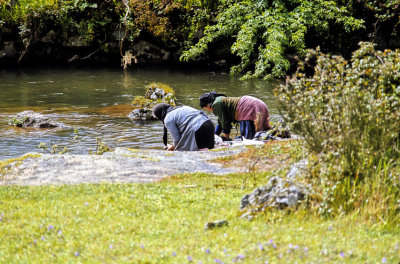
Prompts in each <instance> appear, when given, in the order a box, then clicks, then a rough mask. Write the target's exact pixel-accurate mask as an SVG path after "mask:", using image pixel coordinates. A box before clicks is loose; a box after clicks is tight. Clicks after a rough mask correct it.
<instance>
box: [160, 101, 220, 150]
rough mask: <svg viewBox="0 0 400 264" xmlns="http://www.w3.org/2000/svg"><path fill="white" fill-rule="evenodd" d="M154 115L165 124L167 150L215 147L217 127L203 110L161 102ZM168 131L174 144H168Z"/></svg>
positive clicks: (164, 139) (164, 137)
mask: <svg viewBox="0 0 400 264" xmlns="http://www.w3.org/2000/svg"><path fill="white" fill-rule="evenodd" d="M153 116H154V117H155V118H156V119H158V120H160V121H161V122H162V123H163V124H164V136H163V142H164V145H165V148H166V149H167V150H170V151H173V150H186V151H194V150H205V149H212V148H214V142H215V140H214V130H215V127H214V124H213V122H212V121H211V120H210V119H209V118H208V116H207V115H206V114H205V113H204V112H203V111H202V110H197V109H194V108H193V107H190V106H178V107H172V106H171V105H169V104H165V103H160V104H157V105H155V106H154V107H153ZM167 131H168V132H169V134H170V135H171V137H172V140H173V144H172V145H168V135H167Z"/></svg>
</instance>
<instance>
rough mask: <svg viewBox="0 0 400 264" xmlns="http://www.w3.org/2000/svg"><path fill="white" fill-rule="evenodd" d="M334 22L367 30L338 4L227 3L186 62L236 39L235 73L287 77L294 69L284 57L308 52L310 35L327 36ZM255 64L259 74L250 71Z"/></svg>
mask: <svg viewBox="0 0 400 264" xmlns="http://www.w3.org/2000/svg"><path fill="white" fill-rule="evenodd" d="M333 23H336V24H339V25H341V26H342V27H343V28H344V30H345V31H347V32H349V31H353V30H356V29H360V28H361V27H362V21H361V20H357V19H354V18H353V17H351V16H349V14H348V12H347V11H346V9H345V8H339V7H338V6H337V5H336V4H335V2H334V1H324V0H318V1H299V0H292V1H280V0H274V1H256V0H246V1H238V0H231V1H228V2H227V4H226V5H225V7H224V8H222V9H221V11H220V13H219V14H218V16H217V18H216V24H215V25H211V26H209V27H207V28H206V31H205V34H204V37H202V38H201V39H200V40H199V42H198V43H197V44H196V45H195V46H192V47H190V48H189V49H188V50H187V51H185V52H184V53H183V55H182V57H181V60H184V61H188V60H191V59H194V58H196V57H198V56H200V55H202V54H204V53H206V51H207V49H208V46H209V45H210V44H211V43H213V42H217V41H218V40H221V39H227V38H229V37H233V38H234V39H235V41H234V43H233V44H232V46H231V52H232V53H233V54H235V55H237V56H239V57H240V59H241V62H240V64H239V65H237V66H235V67H233V68H232V69H231V72H232V73H243V72H245V73H246V76H247V77H260V76H265V75H266V76H267V77H269V76H274V77H282V76H284V75H285V73H286V71H287V70H288V69H289V67H290V63H289V60H288V59H287V58H286V57H285V54H286V53H287V52H289V51H295V52H297V53H299V54H304V52H305V35H306V33H307V31H308V30H309V29H310V28H314V29H315V30H316V31H317V32H321V33H322V32H327V31H328V30H329V28H330V27H331V25H332V24H333ZM253 65H254V69H253V71H252V70H249V68H250V67H252V66H253Z"/></svg>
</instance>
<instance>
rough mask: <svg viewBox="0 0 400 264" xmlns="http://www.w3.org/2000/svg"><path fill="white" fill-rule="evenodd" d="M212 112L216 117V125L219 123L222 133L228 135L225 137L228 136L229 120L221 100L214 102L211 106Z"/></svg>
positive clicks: (229, 129)
mask: <svg viewBox="0 0 400 264" xmlns="http://www.w3.org/2000/svg"><path fill="white" fill-rule="evenodd" d="M212 109H213V113H214V115H216V116H217V117H218V125H221V127H222V133H223V134H224V136H228V137H227V139H228V138H229V134H230V132H231V128H232V125H231V122H230V121H229V119H228V118H227V116H226V114H225V111H224V107H223V104H222V102H221V101H219V102H215V103H214V104H213V106H212ZM220 133H221V132H220Z"/></svg>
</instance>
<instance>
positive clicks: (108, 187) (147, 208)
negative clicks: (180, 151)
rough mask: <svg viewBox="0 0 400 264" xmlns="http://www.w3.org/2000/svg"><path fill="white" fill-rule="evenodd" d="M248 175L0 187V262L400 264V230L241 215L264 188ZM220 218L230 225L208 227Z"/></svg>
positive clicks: (308, 217) (303, 216)
mask: <svg viewBox="0 0 400 264" xmlns="http://www.w3.org/2000/svg"><path fill="white" fill-rule="evenodd" d="M264 175H265V174H263V175H261V174H259V175H258V177H263V176H264ZM267 175H269V174H268V173H267ZM271 175H272V174H271ZM248 177H249V174H241V175H237V174H234V175H225V176H214V175H207V174H190V175H180V176H176V177H171V178H169V179H166V180H164V181H162V182H159V183H152V184H100V185H72V186H36V187H35V186H31V187H17V186H3V187H0V216H1V220H0V262H1V263H43V262H47V263H78V262H79V263H190V259H192V263H200V262H199V261H201V262H202V263H217V262H218V260H221V261H222V262H224V263H233V262H234V261H236V260H237V261H238V262H239V261H240V263H264V262H265V261H269V263H296V262H297V263H311V262H314V263H384V262H385V261H386V263H398V262H399V261H400V251H399V249H398V247H400V246H399V244H400V236H399V232H398V231H396V230H382V229H379V228H378V227H377V226H373V225H369V224H367V223H365V222H363V221H361V220H360V219H358V218H357V216H354V215H353V216H346V217H342V218H337V219H336V220H326V219H322V218H320V217H317V216H314V215H312V214H311V213H307V212H305V211H302V210H299V211H297V212H290V211H271V212H269V213H267V214H264V215H260V216H258V217H256V218H255V219H254V220H252V221H249V220H246V219H242V218H240V217H239V216H238V215H239V214H238V213H239V204H240V199H241V197H242V196H243V195H244V194H246V193H249V192H251V191H252V190H253V189H254V188H255V187H256V186H260V182H261V178H259V179H257V182H255V181H254V180H253V179H247V180H245V179H246V178H248ZM221 219H226V220H227V221H228V222H229V225H228V226H224V227H221V228H216V229H212V230H205V229H204V226H205V224H206V223H207V222H210V221H216V220H221ZM241 257H244V258H243V259H241Z"/></svg>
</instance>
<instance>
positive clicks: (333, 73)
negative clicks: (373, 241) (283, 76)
mask: <svg viewBox="0 0 400 264" xmlns="http://www.w3.org/2000/svg"><path fill="white" fill-rule="evenodd" d="M313 64H315V67H312V66H313ZM310 66H311V67H310ZM310 70H311V71H310ZM277 92H279V93H280V101H281V102H282V110H283V112H284V116H285V119H286V120H287V122H288V123H289V124H291V126H292V131H293V132H294V133H297V134H299V135H301V136H303V138H304V144H305V147H306V148H307V149H308V150H309V152H310V153H311V154H313V155H315V156H316V157H317V162H316V166H315V168H314V175H317V178H316V180H317V182H318V183H322V184H323V186H324V187H326V188H325V189H324V191H325V194H326V201H325V203H324V205H323V208H321V209H322V211H323V212H325V213H326V212H333V213H340V212H343V211H344V212H349V211H352V210H354V209H355V208H359V206H360V205H368V204H369V205H371V203H374V202H373V201H375V202H376V203H375V205H376V204H377V203H379V204H380V208H381V209H380V210H377V211H376V212H375V213H377V212H379V213H384V215H385V216H387V217H391V216H394V215H396V214H397V213H398V211H399V210H400V206H399V202H400V194H399V176H400V170H399V168H400V167H399V166H398V165H397V161H398V159H399V157H400V151H399V146H400V139H399V138H400V134H399V131H400V130H399V124H400V104H399V102H400V51H399V50H397V51H391V50H384V51H377V50H375V48H374V45H373V44H372V43H360V48H359V49H358V50H357V51H355V52H354V53H353V55H352V59H351V61H346V60H345V59H343V58H342V57H340V56H331V55H326V54H322V53H321V52H320V51H319V50H318V49H317V50H312V51H309V53H308V54H307V56H306V59H305V61H304V62H303V63H301V64H300V67H299V69H298V71H297V73H296V74H295V75H294V76H293V77H292V78H290V79H288V80H287V82H286V85H282V86H281V87H280V88H278V90H277ZM381 203H383V204H384V205H385V206H383V207H382V204H381ZM389 209H390V210H389ZM392 220H393V219H392Z"/></svg>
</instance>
